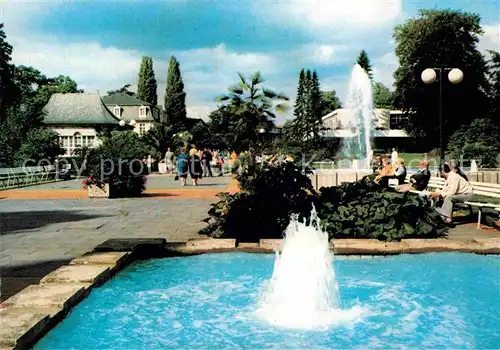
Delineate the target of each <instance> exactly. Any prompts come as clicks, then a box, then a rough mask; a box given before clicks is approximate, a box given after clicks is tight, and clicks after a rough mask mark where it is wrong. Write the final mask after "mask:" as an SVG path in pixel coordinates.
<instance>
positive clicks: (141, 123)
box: [102, 93, 161, 135]
mask: <svg viewBox="0 0 500 350" xmlns="http://www.w3.org/2000/svg"><path fill="white" fill-rule="evenodd" d="M102 101H103V103H104V104H105V105H106V107H107V108H108V109H109V110H110V111H111V112H112V113H113V115H114V116H115V117H116V118H118V119H120V120H123V121H124V122H125V123H126V124H127V125H130V126H132V127H133V128H134V131H135V132H136V133H138V134H139V135H144V134H145V133H146V132H147V131H148V130H149V129H151V128H152V127H153V125H154V122H155V121H159V120H160V117H161V115H160V113H161V110H160V109H159V108H157V107H156V106H152V105H151V104H149V103H147V102H145V101H141V100H139V99H137V98H135V97H132V96H130V95H128V94H126V93H116V94H112V95H108V96H104V97H103V98H102Z"/></svg>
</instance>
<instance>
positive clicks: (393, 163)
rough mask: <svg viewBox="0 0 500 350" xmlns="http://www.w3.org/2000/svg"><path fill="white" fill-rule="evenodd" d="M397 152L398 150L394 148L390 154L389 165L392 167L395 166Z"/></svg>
mask: <svg viewBox="0 0 500 350" xmlns="http://www.w3.org/2000/svg"><path fill="white" fill-rule="evenodd" d="M398 157H399V154H398V151H396V149H395V148H393V149H392V154H391V165H392V166H393V167H395V166H396V161H397V160H398Z"/></svg>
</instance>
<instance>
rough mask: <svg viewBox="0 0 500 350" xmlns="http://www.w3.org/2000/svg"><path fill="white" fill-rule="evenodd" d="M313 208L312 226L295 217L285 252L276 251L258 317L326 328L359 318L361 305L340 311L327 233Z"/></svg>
mask: <svg viewBox="0 0 500 350" xmlns="http://www.w3.org/2000/svg"><path fill="white" fill-rule="evenodd" d="M319 224H320V223H319V219H318V216H317V214H316V210H315V209H314V208H313V210H312V212H311V219H310V222H309V225H307V224H306V223H305V222H299V221H298V219H297V218H296V217H292V219H291V220H290V224H289V225H288V227H287V229H286V231H285V239H284V244H283V250H282V252H281V253H280V252H276V259H275V262H274V271H273V274H272V277H271V279H270V280H269V281H267V283H266V284H265V285H264V288H263V291H262V294H261V297H260V301H259V305H258V310H257V316H258V317H260V318H261V319H264V320H265V321H267V322H269V323H271V324H272V325H275V326H279V327H284V328H294V329H325V328H328V327H329V326H331V325H333V324H338V323H341V322H344V321H353V320H355V319H357V318H359V316H360V314H361V309H360V308H353V309H351V310H347V311H343V310H340V308H339V307H340V296H339V288H338V284H337V281H336V279H335V272H334V268H333V254H332V253H331V252H330V249H329V242H328V234H327V233H326V232H324V231H323V230H321V228H320V225H319Z"/></svg>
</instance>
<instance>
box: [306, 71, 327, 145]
mask: <svg viewBox="0 0 500 350" xmlns="http://www.w3.org/2000/svg"><path fill="white" fill-rule="evenodd" d="M306 79H307V74H306ZM308 85H309V91H308V93H309V96H308V100H309V101H308V105H307V107H308V111H307V125H308V130H307V134H308V135H310V136H312V138H310V139H311V140H315V141H317V140H318V137H319V132H320V130H321V128H322V124H323V123H322V117H323V116H322V115H321V112H322V110H321V90H320V85H319V78H318V74H317V73H316V71H313V72H312V75H311V80H310V82H309V84H308ZM308 139H309V138H308Z"/></svg>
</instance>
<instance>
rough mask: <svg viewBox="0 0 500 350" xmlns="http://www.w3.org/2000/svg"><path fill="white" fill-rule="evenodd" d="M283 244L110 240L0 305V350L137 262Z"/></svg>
mask: <svg viewBox="0 0 500 350" xmlns="http://www.w3.org/2000/svg"><path fill="white" fill-rule="evenodd" d="M282 246H283V240H282V239H261V240H260V242H259V243H239V244H237V242H236V240H235V239H215V238H201V239H192V240H189V241H188V242H185V243H184V242H181V243H167V241H166V240H165V239H162V238H153V239H110V240H107V241H105V242H103V243H102V244H100V245H98V246H97V247H95V248H94V250H93V251H91V252H88V253H86V254H84V255H82V256H80V257H78V258H76V259H74V260H72V261H71V262H70V263H69V264H68V265H65V266H61V267H59V268H58V269H56V270H54V271H52V272H50V273H49V274H47V275H46V276H45V277H43V278H42V279H41V280H40V283H39V284H36V285H30V286H28V287H26V288H25V289H23V290H21V291H20V292H19V293H17V294H15V295H13V296H12V297H10V298H9V299H7V300H5V301H4V302H3V303H1V304H0V318H1V319H2V327H0V349H3V348H14V349H29V348H31V347H32V346H33V345H35V344H36V342H37V341H38V340H40V339H41V338H42V337H43V336H44V335H45V334H46V333H47V332H48V331H49V330H51V329H52V328H53V327H54V326H55V325H57V323H58V322H60V321H61V320H62V319H63V318H64V317H65V316H66V315H67V314H68V312H69V311H70V310H71V309H72V308H73V307H74V306H76V305H77V304H78V303H79V302H80V301H82V300H83V299H84V298H85V297H87V296H88V295H89V293H90V291H91V290H92V289H93V288H95V287H98V286H100V285H102V284H103V283H105V282H106V281H107V280H109V279H110V278H112V277H113V276H114V275H115V274H116V273H117V272H118V271H119V270H120V269H122V268H123V267H125V266H126V265H127V264H129V263H131V262H132V261H134V260H137V259H144V258H155V257H172V256H187V255H197V254H203V253H223V252H235V251H243V252H250V253H271V252H273V251H275V250H279V249H281V248H282ZM330 246H331V250H332V251H333V252H334V253H335V254H338V255H345V256H346V257H347V258H350V257H355V258H362V257H370V256H387V255H395V254H417V253H429V252H464V253H476V254H500V238H477V239H474V240H472V241H456V240H450V239H404V240H402V241H401V242H382V241H378V240H375V239H337V240H332V241H331V242H330Z"/></svg>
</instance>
